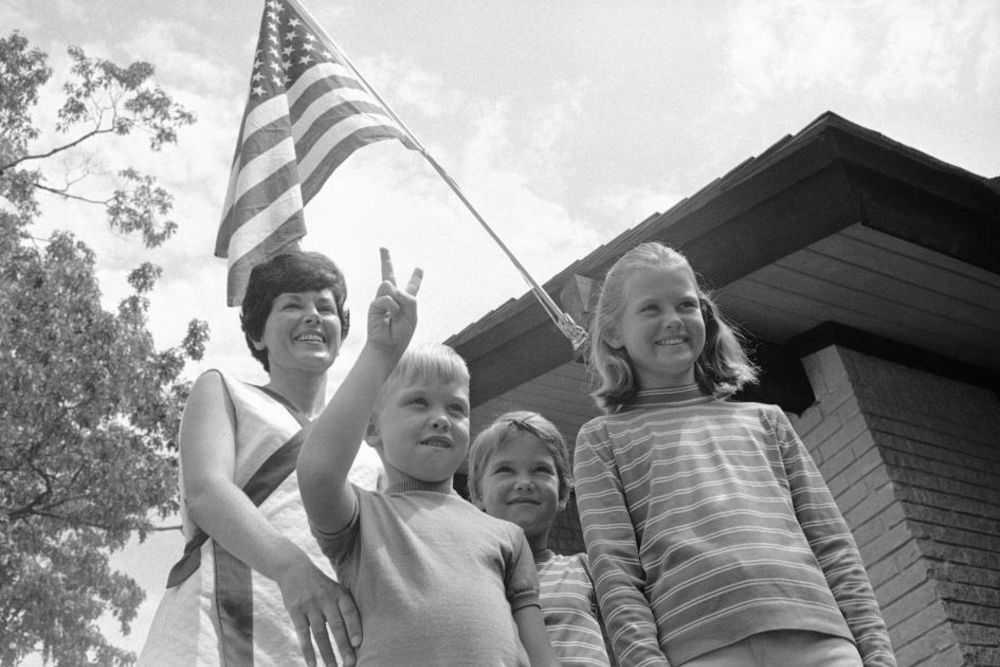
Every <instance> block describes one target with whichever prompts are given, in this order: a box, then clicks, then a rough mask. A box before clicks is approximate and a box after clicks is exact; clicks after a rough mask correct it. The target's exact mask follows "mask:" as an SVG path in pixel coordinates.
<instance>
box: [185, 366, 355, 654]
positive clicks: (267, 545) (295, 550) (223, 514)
mask: <svg viewBox="0 0 1000 667" xmlns="http://www.w3.org/2000/svg"><path fill="white" fill-rule="evenodd" d="M180 455H181V469H182V471H183V475H184V489H185V495H186V502H187V510H188V515H189V516H190V518H191V520H192V521H194V523H195V524H197V525H198V527H199V528H201V529H202V530H203V531H205V533H207V534H208V535H209V536H211V538H212V539H213V540H215V541H216V542H218V543H219V544H220V545H221V546H222V547H224V548H225V549H226V550H227V551H229V552H230V553H231V554H233V555H234V556H235V557H237V558H239V559H240V560H241V561H243V562H244V563H246V564H247V565H248V566H250V567H251V568H252V569H254V570H257V571H258V572H260V573H261V574H263V575H264V576H266V577H268V578H270V579H273V580H274V581H276V582H277V583H278V586H279V587H280V589H281V594H282V598H283V600H284V603H285V607H286V608H287V609H288V612H289V614H290V616H291V620H292V623H293V625H294V627H295V629H296V632H297V633H298V636H299V645H300V648H301V649H302V653H303V655H304V656H305V658H306V662H307V663H308V664H310V665H314V664H315V663H316V657H315V652H314V650H313V646H312V641H311V640H310V628H312V634H313V637H314V638H315V640H316V645H317V646H318V647H319V650H320V654H321V655H322V657H323V660H324V661H325V662H326V663H327V664H334V654H333V650H332V647H331V646H330V639H329V636H328V634H327V632H326V628H327V627H329V629H330V630H331V631H332V632H333V635H334V638H335V639H336V641H337V642H338V644H339V646H340V647H341V651H342V652H343V653H344V654H345V656H344V657H345V663H346V664H348V665H350V664H353V662H354V656H353V651H352V650H351V647H356V646H358V645H359V644H360V639H361V624H360V620H359V616H358V613H357V609H356V608H355V606H354V601H353V600H352V599H351V597H350V595H349V594H348V593H346V592H345V591H344V590H343V589H342V588H341V587H340V585H339V584H338V583H336V582H335V581H333V580H331V579H329V578H328V577H327V576H326V575H325V574H324V573H323V572H322V571H321V570H320V569H319V568H318V567H316V565H315V564H314V563H313V562H312V560H311V559H310V558H309V556H307V555H306V554H305V552H303V551H302V549H300V548H299V547H298V546H297V545H296V544H295V543H294V542H292V541H291V540H289V539H288V538H287V537H285V536H284V535H282V534H281V533H279V532H278V531H277V530H276V529H275V528H274V527H273V526H272V525H271V524H270V522H269V521H268V520H267V519H266V518H265V517H264V515H263V514H261V512H260V511H259V510H258V509H257V507H256V506H255V505H254V504H253V502H252V501H251V500H250V499H249V497H247V495H246V494H245V493H244V492H243V490H242V489H240V488H239V487H238V486H236V483H235V482H234V477H235V469H236V445H235V430H234V415H233V407H232V405H231V404H230V401H229V400H228V397H227V394H226V389H225V387H224V385H223V380H222V378H221V376H220V375H219V374H218V373H214V372H209V373H205V374H204V375H202V376H201V377H199V378H198V380H197V381H196V382H195V384H194V387H193V388H192V390H191V395H190V396H189V398H188V401H187V404H186V406H185V409H184V416H183V418H182V420H181V431H180Z"/></svg>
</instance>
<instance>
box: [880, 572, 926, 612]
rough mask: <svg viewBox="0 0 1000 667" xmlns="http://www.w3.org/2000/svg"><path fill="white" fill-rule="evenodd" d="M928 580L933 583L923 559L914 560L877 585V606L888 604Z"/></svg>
mask: <svg viewBox="0 0 1000 667" xmlns="http://www.w3.org/2000/svg"><path fill="white" fill-rule="evenodd" d="M928 582H932V583H933V579H932V578H931V577H930V573H929V572H928V571H927V566H926V565H925V564H924V562H923V561H916V562H914V563H912V564H910V566H909V567H907V568H905V569H904V570H902V571H897V572H896V574H895V575H894V576H893V577H892V578H890V579H888V580H886V581H885V582H883V583H882V584H881V585H880V586H879V587H878V594H877V597H878V601H879V606H882V607H884V606H888V605H890V604H892V603H894V602H896V601H897V600H899V599H900V598H902V597H904V596H905V595H906V594H907V593H909V592H911V591H913V590H914V589H917V588H919V587H920V586H923V585H924V584H926V583H928Z"/></svg>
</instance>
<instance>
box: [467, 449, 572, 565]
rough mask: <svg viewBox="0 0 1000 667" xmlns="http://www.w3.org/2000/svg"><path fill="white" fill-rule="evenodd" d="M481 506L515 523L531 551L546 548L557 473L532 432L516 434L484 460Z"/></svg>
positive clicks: (556, 498)
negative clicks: (525, 538) (529, 545)
mask: <svg viewBox="0 0 1000 667" xmlns="http://www.w3.org/2000/svg"><path fill="white" fill-rule="evenodd" d="M480 483H481V488H482V502H481V504H480V508H481V509H483V510H485V511H486V513H487V514H490V515H491V516H495V517H497V518H500V519H506V520H507V521H510V522H512V523H516V524H517V525H519V526H520V527H521V528H522V529H523V530H524V534H525V536H527V538H528V542H529V543H530V544H531V547H532V549H533V550H535V551H537V550H538V549H543V548H545V546H546V545H545V543H546V542H547V541H548V533H549V528H550V527H551V525H552V521H553V519H555V517H556V515H557V514H558V513H559V512H560V510H562V509H563V504H564V503H561V502H559V473H558V471H557V470H556V465H555V462H554V461H553V460H552V455H551V454H549V452H548V450H547V449H546V447H545V443H543V442H542V441H540V440H539V439H538V437H537V436H535V435H533V434H531V433H521V432H519V433H517V434H515V435H514V436H513V437H512V438H511V439H509V440H507V442H505V443H504V444H502V445H501V446H500V447H499V448H498V449H497V451H495V452H493V454H492V455H491V456H490V458H489V459H488V460H487V461H486V466H485V469H484V472H483V478H482V480H481V482H480Z"/></svg>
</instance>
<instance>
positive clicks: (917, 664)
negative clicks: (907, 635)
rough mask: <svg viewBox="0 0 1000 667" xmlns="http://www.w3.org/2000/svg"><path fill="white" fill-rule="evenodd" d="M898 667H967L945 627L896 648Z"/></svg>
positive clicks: (957, 646) (955, 642)
mask: <svg viewBox="0 0 1000 667" xmlns="http://www.w3.org/2000/svg"><path fill="white" fill-rule="evenodd" d="M893 647H894V649H895V652H896V664H898V665H899V667H968V663H966V662H965V658H964V657H963V655H962V649H961V647H960V646H959V645H958V642H957V641H956V640H955V639H954V637H953V635H952V634H951V631H950V629H949V628H948V627H947V626H942V627H941V628H936V629H935V630H934V631H933V632H931V633H929V634H927V635H924V636H922V637H919V638H917V639H916V640H914V641H912V642H910V643H909V644H907V645H905V646H900V647H896V646H895V644H894V645H893Z"/></svg>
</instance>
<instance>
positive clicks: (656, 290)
mask: <svg viewBox="0 0 1000 667" xmlns="http://www.w3.org/2000/svg"><path fill="white" fill-rule="evenodd" d="M625 295H626V303H625V310H624V312H623V314H622V319H621V323H620V324H619V326H618V327H617V331H612V332H610V334H611V335H609V336H608V342H609V343H611V344H612V345H613V346H614V347H618V348H621V347H624V348H625V349H626V350H627V351H628V355H629V358H630V360H631V362H632V370H633V371H634V372H635V375H636V380H637V382H638V383H639V388H640V389H661V388H664V387H678V386H682V385H686V384H692V383H693V382H694V364H695V361H697V360H698V357H699V356H700V355H701V351H702V349H703V348H704V347H705V321H704V320H703V319H702V315H701V305H700V302H699V300H698V287H697V285H696V284H695V282H694V279H693V276H692V275H691V271H690V270H688V269H687V268H686V267H683V266H678V267H673V268H666V267H664V268H647V269H640V270H638V271H637V272H636V273H635V274H633V275H632V276H630V277H629V278H628V280H627V282H626V284H625Z"/></svg>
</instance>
